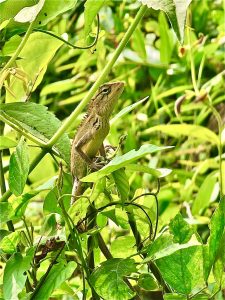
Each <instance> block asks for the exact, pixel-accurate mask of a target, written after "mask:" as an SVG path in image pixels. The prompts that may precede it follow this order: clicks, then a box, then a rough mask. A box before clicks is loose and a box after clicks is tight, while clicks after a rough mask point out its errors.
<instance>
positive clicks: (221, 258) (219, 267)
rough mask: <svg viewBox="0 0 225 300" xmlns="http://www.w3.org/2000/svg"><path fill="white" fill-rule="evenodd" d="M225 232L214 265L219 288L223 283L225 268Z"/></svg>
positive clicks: (214, 273)
mask: <svg viewBox="0 0 225 300" xmlns="http://www.w3.org/2000/svg"><path fill="white" fill-rule="evenodd" d="M224 245H225V232H224V233H223V236H222V238H221V239H220V247H219V248H218V251H217V255H216V259H215V262H214V265H213V275H214V277H215V279H216V282H217V283H218V284H219V286H221V285H222V282H223V274H224V266H225V251H224Z"/></svg>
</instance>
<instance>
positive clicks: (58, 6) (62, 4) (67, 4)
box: [0, 0, 77, 28]
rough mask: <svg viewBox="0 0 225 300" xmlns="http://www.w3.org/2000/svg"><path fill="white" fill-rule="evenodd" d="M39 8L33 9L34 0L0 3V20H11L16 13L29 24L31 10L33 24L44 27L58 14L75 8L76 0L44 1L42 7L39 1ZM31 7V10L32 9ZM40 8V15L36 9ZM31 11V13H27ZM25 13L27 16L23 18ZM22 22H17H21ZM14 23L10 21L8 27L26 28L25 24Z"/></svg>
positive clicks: (10, 0) (8, 0) (13, 0)
mask: <svg viewBox="0 0 225 300" xmlns="http://www.w3.org/2000/svg"><path fill="white" fill-rule="evenodd" d="M39 2H40V4H39V7H37V6H36V7H34V6H35V5H36V4H37V1H36V0H20V1H15V0H7V1H5V2H4V3H0V12H1V14H0V19H1V20H2V21H4V20H8V19H13V18H14V17H15V16H16V15H17V14H18V13H20V16H21V18H23V21H24V22H25V21H26V20H25V18H27V22H30V21H31V19H32V15H31V13H32V10H33V11H34V19H35V18H36V16H37V15H38V16H37V18H36V21H35V24H36V26H44V25H46V24H47V23H48V22H49V21H50V20H52V19H54V18H55V17H56V16H58V15H59V14H61V13H63V12H65V11H67V10H69V9H71V8H73V7H75V4H76V2H77V0H57V1H52V0H45V3H44V5H43V7H41V6H42V1H39ZM32 6H33V8H32ZM40 7H41V11H40V13H39V12H38V8H40ZM29 10H31V11H29ZM25 13H26V14H27V16H25ZM21 21H22V20H19V22H21ZM19 22H16V21H13V20H11V22H10V27H16V28H20V27H22V28H24V26H26V27H27V26H28V25H27V24H28V23H27V24H25V25H24V24H22V23H19Z"/></svg>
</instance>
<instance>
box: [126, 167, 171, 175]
mask: <svg viewBox="0 0 225 300" xmlns="http://www.w3.org/2000/svg"><path fill="white" fill-rule="evenodd" d="M126 169H127V170H130V171H137V172H144V173H148V174H151V175H153V176H154V177H156V178H161V177H165V176H167V175H169V174H170V173H171V172H172V170H170V169H165V168H157V169H153V168H149V167H148V166H142V165H137V164H130V165H127V166H126Z"/></svg>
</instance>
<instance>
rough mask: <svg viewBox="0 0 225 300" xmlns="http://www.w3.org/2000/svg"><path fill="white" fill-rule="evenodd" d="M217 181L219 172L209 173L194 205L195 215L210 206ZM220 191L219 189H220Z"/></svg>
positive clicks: (193, 211)
mask: <svg viewBox="0 0 225 300" xmlns="http://www.w3.org/2000/svg"><path fill="white" fill-rule="evenodd" d="M216 183H217V174H215V173H211V174H209V175H208V176H207V177H206V178H205V180H204V181H203V183H202V185H201V186H200V188H199V191H198V194H197V196H196V198H195V199H194V202H193V205H192V213H193V215H196V214H199V213H200V211H202V210H204V209H205V208H206V207H208V205H209V203H210V201H211V199H212V195H213V193H214V190H215V187H216ZM218 192H219V189H218Z"/></svg>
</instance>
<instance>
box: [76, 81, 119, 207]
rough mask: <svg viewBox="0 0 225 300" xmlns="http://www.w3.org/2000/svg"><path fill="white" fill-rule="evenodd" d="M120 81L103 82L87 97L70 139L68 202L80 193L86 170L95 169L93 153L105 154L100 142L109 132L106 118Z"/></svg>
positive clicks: (112, 104)
mask: <svg viewBox="0 0 225 300" xmlns="http://www.w3.org/2000/svg"><path fill="white" fill-rule="evenodd" d="M123 88H124V83H123V82H113V83H106V84H103V85H102V86H101V87H100V88H99V90H98V91H97V93H96V95H95V96H94V98H93V99H92V100H91V102H90V104H89V107H88V111H87V114H86V116H85V118H84V119H83V121H82V122H81V124H80V126H79V128H78V130H77V133H76V135H75V137H74V139H73V143H72V148H71V174H72V177H73V181H74V183H73V189H72V198H71V203H73V202H74V201H76V198H77V197H79V196H80V195H81V194H82V192H83V187H82V182H80V179H81V178H82V177H84V176H85V175H86V174H87V169H88V167H89V168H90V169H92V170H93V169H94V170H97V169H99V164H98V163H97V162H95V161H94V158H95V156H96V154H97V153H98V152H99V153H100V154H101V155H104V154H105V150H104V146H103V141H104V139H105V138H106V136H107V135H108V133H109V129H110V126H109V118H110V116H111V114H112V111H113V109H114V106H115V104H116V103H117V100H118V98H119V97H120V95H121V94H122V92H123Z"/></svg>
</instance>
